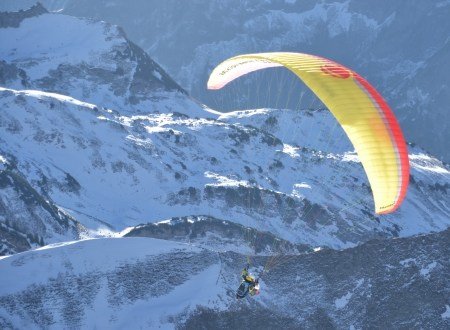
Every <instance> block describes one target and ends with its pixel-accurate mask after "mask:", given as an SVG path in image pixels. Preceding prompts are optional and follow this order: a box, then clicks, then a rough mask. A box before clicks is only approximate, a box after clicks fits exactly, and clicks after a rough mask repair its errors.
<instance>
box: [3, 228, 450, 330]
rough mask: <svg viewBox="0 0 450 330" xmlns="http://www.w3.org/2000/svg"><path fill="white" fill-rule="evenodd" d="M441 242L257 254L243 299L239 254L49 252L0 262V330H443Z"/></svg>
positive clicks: (152, 244) (169, 247)
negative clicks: (257, 283) (251, 289)
mask: <svg viewBox="0 0 450 330" xmlns="http://www.w3.org/2000/svg"><path fill="white" fill-rule="evenodd" d="M449 240H450V231H449V230H446V231H443V232H440V233H437V234H428V235H425V236H418V237H412V238H402V239H394V240H392V239H383V240H375V241H372V242H370V243H366V244H363V245H361V246H358V247H356V248H352V249H346V250H344V251H332V250H325V251H319V252H313V253H308V254H303V255H298V256H290V257H286V256H284V258H283V259H273V258H268V257H256V258H253V259H252V266H253V267H252V268H251V269H250V270H251V271H252V272H254V273H255V274H258V272H260V271H261V270H262V269H263V267H264V266H267V265H269V263H270V264H271V265H272V267H271V269H270V270H269V272H267V273H264V274H263V275H262V278H261V290H262V291H261V294H260V295H259V296H257V297H255V298H253V299H245V300H242V301H239V300H236V298H235V297H234V295H235V290H236V287H237V286H238V284H239V278H238V274H239V271H240V267H242V264H244V263H245V260H246V259H245V256H244V255H240V254H236V253H233V252H218V251H214V250H208V249H204V248H199V247H196V246H192V245H188V244H181V243H175V242H170V241H165V240H157V239H150V238H136V237H135V238H121V239H113V238H109V239H95V240H85V241H78V242H71V243H65V244H60V245H53V246H48V247H45V248H42V249H39V250H35V251H29V252H25V253H21V254H16V255H14V256H10V257H7V258H4V259H3V260H0V265H1V267H0V277H1V279H2V280H1V281H0V327H2V328H4V329H6V328H13V329H14V328H22V329H25V328H26V329H29V328H46V329H60V328H109V329H123V328H128V329H139V328H152V329H155V328H169V329H171V328H178V329H204V328H208V329H218V328H222V329H223V328H233V329H249V328H252V329H273V328H280V327H282V328H284V329H301V328H305V329H325V328H333V329H334V328H338V329H362V328H384V329H387V328H409V329H413V328H421V327H426V328H428V329H446V328H448V327H449V326H450V302H449V300H448V292H449V290H450V286H449V281H448V276H447V274H448V273H449V272H450V264H449V259H448V255H449V252H450V250H449V244H448V242H449ZM419 297H420V299H419Z"/></svg>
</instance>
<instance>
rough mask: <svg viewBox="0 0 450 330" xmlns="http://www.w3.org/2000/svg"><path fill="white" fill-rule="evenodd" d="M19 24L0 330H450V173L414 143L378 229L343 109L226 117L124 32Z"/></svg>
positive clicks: (19, 19) (28, 6)
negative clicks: (396, 202) (404, 186)
mask: <svg viewBox="0 0 450 330" xmlns="http://www.w3.org/2000/svg"><path fill="white" fill-rule="evenodd" d="M71 3H72V2H71V0H67V1H64V4H65V5H66V6H69V5H70V4H71ZM80 3H81V2H80ZM95 3H97V2H96V1H92V2H90V4H95ZM108 3H109V5H111V6H112V7H114V5H115V4H116V2H114V1H109V2H108ZM139 3H140V2H133V3H132V4H129V6H130V8H132V7H133V6H134V4H139ZM162 3H165V4H171V3H172V4H173V2H170V1H167V2H160V4H162ZM230 3H231V2H230ZM240 3H241V5H242V6H244V5H248V4H249V3H251V1H250V2H240ZM289 3H290V4H289ZM360 3H361V2H360ZM19 4H22V6H20V5H19ZM58 4H61V2H60V1H58V0H57V1H53V5H55V6H56V5H58ZM102 4H103V2H102ZM194 4H195V5H194ZM210 4H211V5H210V7H209V8H210V9H211V13H210V15H214V12H215V11H214V10H215V6H217V4H218V2H215V1H211V2H210ZM223 4H224V5H223V6H224V7H223V8H225V9H226V8H229V7H227V6H228V5H229V4H228V3H226V2H223ZM272 4H280V5H281V4H282V5H283V6H284V5H286V6H288V5H294V3H293V2H286V3H281V2H276V1H273V2H272ZM197 5H198V6H201V5H204V3H203V2H202V1H198V2H195V3H194V2H193V6H194V7H195V6H197ZM269 5H270V4H269V2H264V4H263V3H262V2H261V5H260V6H262V7H261V8H263V9H264V8H266V7H264V6H269ZM322 5H323V6H325V7H327V6H328V4H322ZM347 5H348V6H349V8H350V7H353V6H355V4H354V3H353V2H352V1H348V4H347ZM2 6H3V7H2ZM188 7H189V6H188ZM2 8H6V9H7V10H8V13H5V12H3V13H0V27H1V28H0V40H1V41H2V42H1V43H0V254H1V255H9V254H14V255H12V256H5V257H0V278H1V281H0V328H5V329H8V328H12V329H15V328H54V329H60V328H159V327H161V328H187V329H199V328H205V327H206V328H237V329H239V328H246V329H247V328H280V327H283V328H318V329H323V328H350V329H352V328H354V329H359V328H377V327H378V328H389V327H393V328H401V327H406V328H424V327H426V328H433V329H440V328H446V327H448V326H449V320H450V301H448V292H449V290H450V288H449V281H448V279H447V277H448V276H446V274H448V273H449V268H450V265H449V260H448V255H449V252H450V251H449V246H450V243H449V242H450V236H449V229H448V228H449V227H450V202H449V198H448V196H449V195H448V194H449V192H450V168H449V166H448V165H447V164H445V163H443V162H441V161H439V160H437V159H436V158H434V157H433V156H431V155H430V154H429V153H427V152H425V151H424V150H423V149H421V148H420V147H417V146H414V145H413V144H411V145H410V146H409V151H410V156H409V158H410V163H411V178H410V179H411V180H410V181H411V184H410V187H409V191H408V195H407V197H406V200H405V202H404V203H403V205H402V206H401V208H400V209H399V211H397V212H395V213H394V214H390V215H385V216H375V215H374V211H373V201H372V196H371V191H370V187H369V184H368V181H367V178H366V176H365V174H364V171H363V168H362V166H361V164H360V162H359V160H358V157H357V156H356V154H355V153H354V151H353V148H352V147H351V145H350V143H349V141H348V140H347V138H346V137H345V135H344V134H343V132H342V130H341V128H340V127H339V125H338V124H337V122H336V121H335V120H334V118H333V117H332V115H331V114H330V113H329V112H328V111H327V110H315V109H308V107H307V106H306V109H301V111H297V110H289V109H286V110H283V109H281V110H280V109H270V108H263V109H254V110H247V111H233V112H229V113H226V114H221V113H218V112H216V111H214V110H211V109H210V108H208V107H206V106H204V105H202V104H200V103H198V102H197V101H194V99H192V98H191V97H190V96H189V95H188V94H187V93H186V92H185V91H184V90H183V89H182V88H181V87H179V85H178V84H177V83H175V81H174V80H172V78H170V76H169V75H168V74H167V73H165V72H164V70H163V69H162V68H161V67H160V66H159V65H158V64H157V63H156V62H154V61H153V60H152V59H151V58H150V57H149V55H147V54H146V53H145V52H144V51H143V50H142V49H140V48H139V47H138V46H136V45H135V44H133V43H132V42H130V41H129V40H128V39H127V37H126V36H125V34H124V32H123V31H122V30H121V29H120V28H118V27H117V26H115V25H111V24H108V23H105V22H96V21H93V20H90V19H84V18H83V19H81V18H75V17H70V16H66V15H61V14H57V13H48V12H47V11H46V10H45V9H44V8H43V7H42V6H41V5H35V3H34V1H19V2H15V1H9V0H8V1H6V0H5V1H3V2H0V11H1V10H2ZM20 8H22V9H23V10H21V11H20V10H19V9H20ZM65 8H69V7H65ZM186 8H187V7H186ZM240 8H241V7H239V6H237V7H236V9H237V10H240ZM313 8H316V7H314V6H313ZM327 8H328V7H327ZM443 8H446V4H445V3H444V4H443ZM316 10H317V9H316ZM11 11H13V12H11ZM124 13H126V11H124ZM160 13H161V14H163V12H160ZM231 13H232V14H233V13H234V11H232V12H231ZM230 17H232V16H230ZM161 20H162V21H163V20H164V19H163V18H161ZM182 21H183V20H182V19H180V22H182ZM155 22H158V20H155ZM174 31H175V32H176V33H179V32H177V31H178V30H176V29H175V30H174ZM230 31H232V30H231V28H230ZM175 32H174V33H175ZM252 33H253V32H252ZM257 35H258V34H257V33H256V32H255V36H257ZM218 45H219V44H218ZM218 47H219V48H220V46H218ZM200 58H201V57H200ZM192 69H193V73H192V74H193V75H195V74H197V73H196V72H195V68H194V67H192ZM204 73H206V71H205V72H204ZM281 104H282V103H278V105H281ZM300 105H302V106H303V103H300ZM312 108H314V107H312ZM418 234H421V236H420V235H419V236H417V235H418ZM94 237H95V238H99V237H109V238H99V239H86V238H94ZM80 239H85V240H80ZM74 240H75V241H74ZM49 243H53V244H51V245H48V244H49ZM42 245H46V246H44V247H42V248H40V249H37V250H33V251H27V252H21V251H24V250H28V249H33V248H36V247H38V246H42ZM333 248H334V249H343V250H342V251H336V250H331V249H333ZM17 252H20V253H17ZM249 255H250V256H249ZM249 259H250V262H251V265H252V268H251V271H252V272H253V273H254V274H256V275H258V274H260V275H261V276H262V278H261V286H262V293H261V295H260V296H258V297H256V298H254V299H246V300H242V301H237V300H236V299H235V296H234V295H235V290H236V287H237V286H238V284H239V281H240V279H239V273H240V270H241V267H242V266H243V265H244V264H245V262H247V261H248V260H249Z"/></svg>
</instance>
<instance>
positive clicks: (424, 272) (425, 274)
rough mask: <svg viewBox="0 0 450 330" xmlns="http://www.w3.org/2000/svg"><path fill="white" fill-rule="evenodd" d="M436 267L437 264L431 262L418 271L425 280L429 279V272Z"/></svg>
mask: <svg viewBox="0 0 450 330" xmlns="http://www.w3.org/2000/svg"><path fill="white" fill-rule="evenodd" d="M436 266H437V262H436V261H433V262H432V263H430V264H428V265H427V266H426V267H424V268H422V269H421V270H420V275H422V276H423V277H425V278H427V279H428V278H429V277H430V272H431V271H432V270H433V269H434V268H435V267H436Z"/></svg>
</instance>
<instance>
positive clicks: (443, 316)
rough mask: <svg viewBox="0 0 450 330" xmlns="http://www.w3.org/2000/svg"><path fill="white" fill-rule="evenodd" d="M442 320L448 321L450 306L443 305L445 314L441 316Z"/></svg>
mask: <svg viewBox="0 0 450 330" xmlns="http://www.w3.org/2000/svg"><path fill="white" fill-rule="evenodd" d="M441 317H442V318H443V319H450V306H449V305H445V312H444V313H442V314H441Z"/></svg>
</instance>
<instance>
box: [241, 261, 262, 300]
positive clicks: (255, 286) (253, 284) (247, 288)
mask: <svg viewBox="0 0 450 330" xmlns="http://www.w3.org/2000/svg"><path fill="white" fill-rule="evenodd" d="M248 267H249V265H247V266H245V267H244V269H243V270H242V273H241V276H242V282H241V284H240V285H239V288H238V290H237V292H236V298H237V299H242V298H245V297H246V296H247V295H248V294H250V296H256V295H258V294H259V279H257V278H256V279H255V278H254V277H253V276H251V275H250V273H249V272H248Z"/></svg>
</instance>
